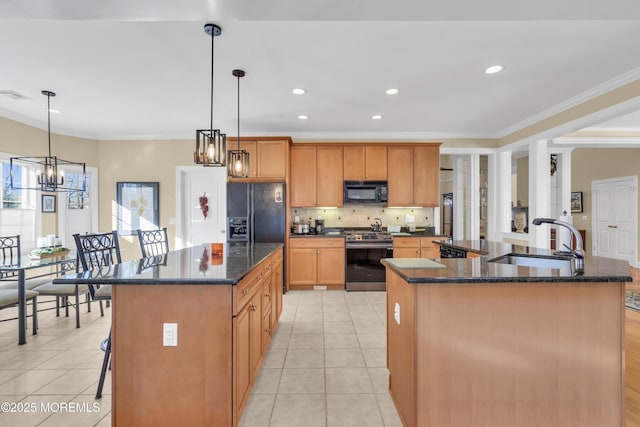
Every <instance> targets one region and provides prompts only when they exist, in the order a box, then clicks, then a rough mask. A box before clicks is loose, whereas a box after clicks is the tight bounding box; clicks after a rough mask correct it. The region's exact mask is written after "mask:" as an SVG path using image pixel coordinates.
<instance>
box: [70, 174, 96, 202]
mask: <svg viewBox="0 0 640 427" xmlns="http://www.w3.org/2000/svg"><path fill="white" fill-rule="evenodd" d="M90 179H91V178H90V176H89V174H87V175H84V174H82V173H80V172H67V173H66V178H65V180H66V181H67V188H68V189H69V192H68V193H66V194H67V209H89V208H90V207H91V206H89V201H90V198H89V188H90V186H91V182H90ZM85 182H86V185H84V188H85V190H82V187H83V184H84V183H85Z"/></svg>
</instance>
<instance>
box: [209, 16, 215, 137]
mask: <svg viewBox="0 0 640 427" xmlns="http://www.w3.org/2000/svg"><path fill="white" fill-rule="evenodd" d="M214 32H215V29H214V28H212V29H211V122H210V123H209V130H211V131H213V40H214V39H215V38H216V37H215V35H214Z"/></svg>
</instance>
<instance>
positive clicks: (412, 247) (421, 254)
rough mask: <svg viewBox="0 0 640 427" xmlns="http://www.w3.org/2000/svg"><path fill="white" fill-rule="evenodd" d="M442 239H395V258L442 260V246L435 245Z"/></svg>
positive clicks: (433, 237)
mask: <svg viewBox="0 0 640 427" xmlns="http://www.w3.org/2000/svg"><path fill="white" fill-rule="evenodd" d="M440 239H441V237H436V236H432V237H394V239H393V257H394V258H431V259H433V258H440V246H439V245H437V244H436V243H433V241H434V240H440Z"/></svg>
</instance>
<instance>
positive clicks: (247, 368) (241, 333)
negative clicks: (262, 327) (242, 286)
mask: <svg viewBox="0 0 640 427" xmlns="http://www.w3.org/2000/svg"><path fill="white" fill-rule="evenodd" d="M250 305H251V304H250V303H249V304H247V305H245V306H244V308H243V309H242V310H240V312H239V313H238V315H237V316H236V317H235V318H234V326H235V331H234V335H235V357H234V364H235V378H234V380H235V382H236V398H235V399H234V400H235V402H236V408H235V409H236V410H237V411H238V412H240V410H241V409H242V407H243V406H244V404H245V403H246V400H247V398H248V397H249V386H250V385H251V374H252V372H253V370H252V369H251V363H250V359H249V352H250V350H249V348H250V342H251V322H250V319H249V317H250V310H249V307H250Z"/></svg>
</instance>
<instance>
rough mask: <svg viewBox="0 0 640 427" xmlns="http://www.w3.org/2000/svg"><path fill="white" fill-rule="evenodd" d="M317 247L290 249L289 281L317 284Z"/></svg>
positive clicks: (292, 282)
mask: <svg viewBox="0 0 640 427" xmlns="http://www.w3.org/2000/svg"><path fill="white" fill-rule="evenodd" d="M316 251H317V249H315V248H291V249H290V250H289V260H290V262H291V265H290V266H289V274H290V276H289V283H290V284H292V285H315V284H316V279H317V277H318V268H317V263H316V257H317V256H316Z"/></svg>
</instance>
